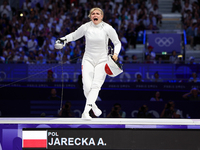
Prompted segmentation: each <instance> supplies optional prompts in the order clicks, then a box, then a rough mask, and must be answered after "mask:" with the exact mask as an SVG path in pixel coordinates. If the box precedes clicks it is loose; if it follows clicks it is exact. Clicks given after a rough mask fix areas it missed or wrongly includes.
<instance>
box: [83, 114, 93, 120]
mask: <svg viewBox="0 0 200 150" xmlns="http://www.w3.org/2000/svg"><path fill="white" fill-rule="evenodd" d="M81 119H83V120H92V117H90V115H89V113H82V117H81Z"/></svg>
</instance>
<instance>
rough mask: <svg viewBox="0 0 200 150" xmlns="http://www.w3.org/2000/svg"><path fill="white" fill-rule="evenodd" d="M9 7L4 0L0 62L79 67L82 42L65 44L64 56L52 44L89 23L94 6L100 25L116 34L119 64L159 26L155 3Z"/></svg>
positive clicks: (92, 0)
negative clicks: (99, 14)
mask: <svg viewBox="0 0 200 150" xmlns="http://www.w3.org/2000/svg"><path fill="white" fill-rule="evenodd" d="M8 2H9V1H8V0H4V1H3V4H2V5H1V6H0V63H23V64H24V63H26V64H48V63H61V61H63V62H64V63H67V64H71V63H80V62H81V57H82V56H83V53H84V46H85V45H84V42H85V41H84V38H81V39H80V40H78V41H75V42H70V43H68V44H67V46H66V47H65V48H63V50H62V51H60V50H56V49H55V48H54V43H55V41H56V39H58V38H59V37H62V36H65V35H66V34H68V33H71V32H73V31H74V30H76V29H77V28H78V27H79V26H80V25H82V24H83V23H85V22H87V21H89V18H88V17H87V16H88V13H89V10H90V9H91V8H93V7H100V8H102V9H103V11H104V21H105V22H107V23H109V24H110V25H111V26H112V27H113V28H115V30H116V31H117V33H118V35H119V39H120V40H121V42H122V50H121V53H120V59H121V60H122V61H124V59H126V50H127V48H128V47H130V46H132V47H133V48H136V44H137V43H139V42H141V39H140V38H141V37H140V35H141V34H142V33H143V31H144V30H148V29H149V30H158V29H159V28H158V26H159V25H161V24H162V16H161V15H160V14H159V13H158V1H157V0H131V1H129V0H123V1H122V2H121V3H118V2H115V1H114V0H106V1H103V0H99V1H97V0H88V1H87V2H85V3H80V1H78V0H73V1H72V0H71V1H69V0H56V1H53V0H49V1H43V2H44V4H43V5H42V4H40V3H37V4H36V5H35V6H33V5H32V3H31V1H30V0H26V1H24V3H23V4H22V6H21V8H20V9H15V8H11V7H10V5H9V3H8ZM110 45H111V46H112V43H110Z"/></svg>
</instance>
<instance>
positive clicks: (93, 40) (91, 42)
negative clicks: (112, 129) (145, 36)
mask: <svg viewBox="0 0 200 150" xmlns="http://www.w3.org/2000/svg"><path fill="white" fill-rule="evenodd" d="M83 36H85V40H86V46H85V53H84V56H83V60H82V81H83V90H84V95H85V97H86V99H87V100H86V106H85V110H84V113H88V112H89V111H90V109H91V106H92V109H93V110H94V109H95V108H97V106H96V104H95V101H96V99H97V97H98V94H99V90H100V89H101V86H102V84H103V82H104V81H105V78H106V73H105V70H104V67H105V64H106V62H107V60H108V40H109V39H111V41H112V43H113V44H114V53H116V54H119V52H120V50H121V42H120V41H119V39H118V35H117V33H116V31H115V30H114V28H112V26H110V25H109V24H107V23H105V22H103V21H102V22H101V23H99V24H98V25H95V24H94V23H93V22H92V21H90V22H88V23H85V24H83V25H82V26H80V27H79V28H78V29H77V30H76V31H74V32H72V33H70V34H68V35H66V36H65V38H66V39H67V42H71V41H75V40H77V39H79V38H81V37H83ZM88 104H89V105H88ZM90 104H91V105H90Z"/></svg>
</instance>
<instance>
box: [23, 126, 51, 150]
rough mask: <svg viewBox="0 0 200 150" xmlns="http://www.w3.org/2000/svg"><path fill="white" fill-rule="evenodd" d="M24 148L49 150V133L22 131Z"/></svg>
mask: <svg viewBox="0 0 200 150" xmlns="http://www.w3.org/2000/svg"><path fill="white" fill-rule="evenodd" d="M22 148H47V131H46V130H45V131H29V130H26V131H22Z"/></svg>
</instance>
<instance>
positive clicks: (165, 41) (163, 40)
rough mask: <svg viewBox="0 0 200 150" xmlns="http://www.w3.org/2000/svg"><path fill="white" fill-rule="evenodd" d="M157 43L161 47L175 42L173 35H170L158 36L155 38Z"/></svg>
mask: <svg viewBox="0 0 200 150" xmlns="http://www.w3.org/2000/svg"><path fill="white" fill-rule="evenodd" d="M155 43H156V44H158V46H160V47H163V46H166V47H169V46H170V45H172V44H173V43H174V38H172V37H169V38H166V37H163V38H160V37H157V38H155Z"/></svg>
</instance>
